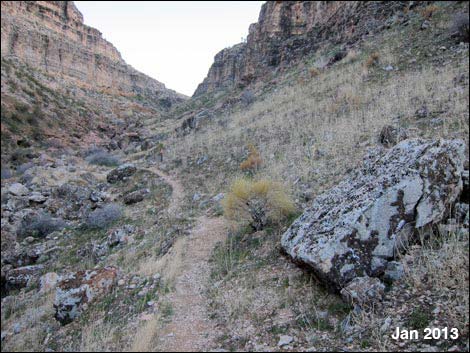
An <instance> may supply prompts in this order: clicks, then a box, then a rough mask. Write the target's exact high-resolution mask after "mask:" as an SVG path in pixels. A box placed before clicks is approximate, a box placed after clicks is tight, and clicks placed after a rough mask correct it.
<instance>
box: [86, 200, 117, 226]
mask: <svg viewBox="0 0 470 353" xmlns="http://www.w3.org/2000/svg"><path fill="white" fill-rule="evenodd" d="M122 215H123V211H122V207H121V206H119V205H117V204H107V205H105V206H104V207H103V208H97V209H96V210H94V211H92V212H91V213H90V214H89V215H88V216H87V217H86V219H85V225H86V227H88V228H91V229H102V228H107V227H109V226H110V225H111V224H113V223H114V222H116V221H117V220H119V219H120V218H121V217H122Z"/></svg>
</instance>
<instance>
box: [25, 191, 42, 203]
mask: <svg viewBox="0 0 470 353" xmlns="http://www.w3.org/2000/svg"><path fill="white" fill-rule="evenodd" d="M46 200H47V197H46V196H44V195H43V194H41V193H40V192H37V191H34V192H33V193H31V195H30V196H29V198H28V201H29V202H33V203H39V204H40V203H44V202H46Z"/></svg>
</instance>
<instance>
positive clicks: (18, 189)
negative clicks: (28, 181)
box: [8, 183, 29, 196]
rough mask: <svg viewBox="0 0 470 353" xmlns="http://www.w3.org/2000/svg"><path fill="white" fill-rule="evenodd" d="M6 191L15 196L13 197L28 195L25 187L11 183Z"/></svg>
mask: <svg viewBox="0 0 470 353" xmlns="http://www.w3.org/2000/svg"><path fill="white" fill-rule="evenodd" d="M8 191H9V192H10V194H12V195H15V196H24V195H27V194H28V193H29V190H28V188H27V187H26V186H24V185H23V184H20V183H13V184H11V185H10V187H9V188H8Z"/></svg>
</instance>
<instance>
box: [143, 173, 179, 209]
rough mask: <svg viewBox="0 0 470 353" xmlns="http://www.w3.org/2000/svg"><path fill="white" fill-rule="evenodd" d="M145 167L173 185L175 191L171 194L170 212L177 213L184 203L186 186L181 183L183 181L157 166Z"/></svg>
mask: <svg viewBox="0 0 470 353" xmlns="http://www.w3.org/2000/svg"><path fill="white" fill-rule="evenodd" d="M143 169H144V170H148V171H149V172H151V173H155V174H157V175H158V176H159V177H161V178H162V179H163V180H165V183H167V184H170V185H171V187H172V189H173V191H172V194H171V201H170V205H169V206H168V214H169V215H176V213H177V212H178V211H179V210H180V209H181V206H182V204H183V199H184V194H185V192H184V188H183V186H182V185H181V183H180V182H179V181H178V180H177V179H176V178H174V177H173V176H171V175H168V174H166V173H164V172H162V171H161V170H160V169H158V168H157V167H153V166H152V167H147V168H143Z"/></svg>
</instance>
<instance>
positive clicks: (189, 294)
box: [146, 167, 227, 352]
mask: <svg viewBox="0 0 470 353" xmlns="http://www.w3.org/2000/svg"><path fill="white" fill-rule="evenodd" d="M146 169H147V170H149V171H151V172H153V173H155V174H157V175H159V176H160V177H162V178H163V179H164V180H165V182H167V183H168V184H170V185H171V186H172V188H173V193H172V200H171V203H170V206H169V208H168V212H169V215H176V214H177V212H178V211H179V210H180V209H181V205H182V202H183V198H184V188H183V187H182V185H181V184H180V183H179V182H178V180H177V179H175V178H173V177H172V176H169V175H167V174H165V173H163V172H162V171H160V170H159V169H157V168H156V167H149V168H146ZM226 228H227V225H226V222H225V220H224V219H223V218H220V217H219V218H209V217H207V216H201V217H199V218H198V219H197V221H196V225H195V227H194V228H193V229H192V231H191V233H190V234H189V235H188V236H187V237H181V238H179V239H178V240H177V241H176V242H175V244H174V245H173V247H172V249H171V250H170V251H169V252H168V253H167V254H166V255H165V256H164V258H162V259H160V260H159V261H160V262H161V263H162V264H164V265H163V266H162V268H161V270H162V273H161V274H162V277H163V278H166V279H168V280H169V281H171V284H172V286H173V288H174V290H173V291H171V292H170V293H169V294H168V295H167V296H166V297H165V300H166V301H167V302H168V303H169V304H170V305H171V307H172V311H173V312H172V315H171V316H170V317H169V319H168V320H169V322H166V323H165V324H164V325H163V327H162V328H161V329H160V330H158V332H156V333H155V336H156V337H155V338H156V339H157V340H153V342H154V343H153V344H151V346H152V347H148V348H149V349H151V350H154V351H167V352H189V351H207V350H208V349H211V348H215V347H214V338H215V337H217V329H216V327H215V325H214V323H213V322H212V320H210V318H209V317H208V315H207V307H206V302H205V300H206V299H205V296H204V291H205V289H206V288H207V285H208V281H209V274H210V265H209V263H208V259H209V257H210V255H211V253H212V250H213V248H214V247H215V245H216V244H217V242H219V241H221V240H224V239H225V236H226V234H227V232H226V230H227V229H226Z"/></svg>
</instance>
